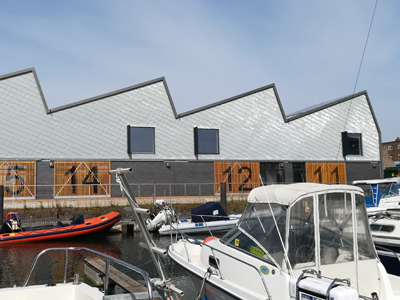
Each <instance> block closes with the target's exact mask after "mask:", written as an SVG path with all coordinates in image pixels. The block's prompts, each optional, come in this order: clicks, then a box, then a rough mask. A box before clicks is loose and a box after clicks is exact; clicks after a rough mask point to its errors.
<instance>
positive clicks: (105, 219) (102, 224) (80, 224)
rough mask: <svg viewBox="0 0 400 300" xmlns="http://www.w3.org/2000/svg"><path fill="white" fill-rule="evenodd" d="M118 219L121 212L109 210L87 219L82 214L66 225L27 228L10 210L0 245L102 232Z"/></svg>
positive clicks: (16, 214) (0, 234) (0, 237)
mask: <svg viewBox="0 0 400 300" xmlns="http://www.w3.org/2000/svg"><path fill="white" fill-rule="evenodd" d="M120 219H121V214H120V213H119V212H111V213H109V214H105V215H102V216H99V217H96V218H92V219H87V220H84V219H83V216H79V217H78V218H75V219H74V220H72V222H71V223H70V224H67V225H63V224H61V223H60V222H59V223H58V224H57V225H56V226H52V227H51V228H45V229H43V227H42V228H38V229H35V228H32V229H27V228H24V227H22V226H21V221H22V219H21V217H20V215H19V214H18V213H17V212H11V213H9V214H7V220H6V222H4V224H3V226H2V227H1V230H0V231H1V233H0V245H5V244H15V243H31V242H41V241H48V240H55V239H64V238H72V237H77V236H82V235H88V234H95V233H102V232H103V233H104V232H106V231H108V230H109V229H110V228H111V227H112V226H113V225H114V224H115V223H117V222H118V221H119V220H120Z"/></svg>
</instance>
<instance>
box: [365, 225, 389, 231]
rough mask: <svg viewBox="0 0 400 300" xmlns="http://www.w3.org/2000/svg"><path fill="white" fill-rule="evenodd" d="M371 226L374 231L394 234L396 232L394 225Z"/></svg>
mask: <svg viewBox="0 0 400 300" xmlns="http://www.w3.org/2000/svg"><path fill="white" fill-rule="evenodd" d="M370 226H371V230H372V231H385V232H392V231H393V230H394V226H392V225H379V224H371V225H370Z"/></svg>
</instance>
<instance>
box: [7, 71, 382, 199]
mask: <svg viewBox="0 0 400 300" xmlns="http://www.w3.org/2000/svg"><path fill="white" fill-rule="evenodd" d="M0 107H1V111H2V114H3V117H2V118H0V128H1V132H2V134H3V138H2V141H3V142H2V143H1V144H0V183H1V182H2V184H3V186H4V187H5V197H6V198H7V197H13V198H15V197H19V198H22V199H37V198H48V199H51V198H63V197H64V198H65V197H88V196H98V197H114V196H120V194H121V192H120V190H119V187H117V186H116V185H113V183H114V182H115V179H114V178H112V177H111V176H110V175H109V174H108V171H109V170H110V169H115V168H118V167H124V168H128V167H130V168H133V170H134V174H133V175H130V176H129V180H130V181H131V182H132V183H133V184H142V186H140V189H141V190H140V193H141V195H143V196H144V195H145V196H155V195H157V196H159V195H162V194H167V195H177V196H178V195H183V194H184V195H191V194H196V193H198V192H199V186H201V185H204V186H203V188H202V189H201V191H200V193H202V194H204V195H206V194H207V195H217V194H219V193H220V183H226V186H227V191H228V192H229V193H243V192H247V191H249V190H251V189H252V188H254V187H255V186H258V185H260V184H271V183H284V182H286V183H290V182H302V181H309V182H321V183H351V182H352V181H353V180H356V179H369V178H380V177H382V151H381V133H380V129H379V126H378V123H377V120H376V118H375V114H374V112H373V109H372V106H371V103H370V100H369V98H368V94H367V93H366V92H360V93H357V94H354V95H351V96H348V97H344V98H341V99H337V100H334V101H331V102H329V103H325V104H323V105H320V106H317V107H313V108H310V109H307V110H304V111H301V112H298V113H295V114H292V115H288V116H287V115H286V114H285V112H284V111H283V108H282V105H281V101H280V99H279V96H278V93H277V90H276V87H275V85H274V84H271V85H267V86H264V87H261V88H259V89H256V90H253V91H249V92H247V93H244V94H241V95H238V96H235V97H232V98H229V99H226V100H223V101H220V102H217V103H214V104H211V105H207V106H204V107H201V108H198V109H195V110H192V111H189V112H186V113H182V114H177V112H176V110H175V107H174V104H173V101H172V98H171V95H170V93H169V90H168V86H167V83H166V81H165V79H164V78H158V79H155V80H152V81H148V82H145V83H141V84H139V85H135V86H131V87H128V88H125V89H121V90H118V91H114V92H110V93H107V94H104V95H100V96H97V97H94V98H90V99H87V100H83V101H79V102H75V103H72V104H70V105H65V106H61V107H58V108H54V109H49V108H48V107H47V103H46V101H45V98H44V96H43V92H42V90H41V87H40V83H39V80H38V78H37V75H36V72H35V70H34V69H26V70H22V71H19V72H15V73H12V74H6V75H3V76H1V77H0ZM146 184H153V185H152V186H150V185H149V186H147V185H146Z"/></svg>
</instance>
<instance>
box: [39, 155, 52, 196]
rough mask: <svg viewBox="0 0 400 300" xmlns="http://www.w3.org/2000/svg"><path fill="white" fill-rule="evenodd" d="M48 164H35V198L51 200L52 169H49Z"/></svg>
mask: <svg viewBox="0 0 400 300" xmlns="http://www.w3.org/2000/svg"><path fill="white" fill-rule="evenodd" d="M49 163H50V162H48V161H38V162H36V185H37V187H36V198H37V199H53V192H54V190H53V185H54V168H50V165H49Z"/></svg>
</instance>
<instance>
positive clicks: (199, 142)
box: [195, 128, 219, 154]
mask: <svg viewBox="0 0 400 300" xmlns="http://www.w3.org/2000/svg"><path fill="white" fill-rule="evenodd" d="M195 139H196V140H195V147H196V154H219V141H218V129H199V128H195Z"/></svg>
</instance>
